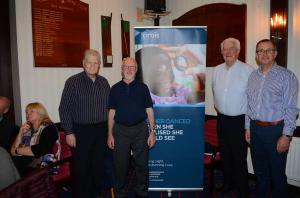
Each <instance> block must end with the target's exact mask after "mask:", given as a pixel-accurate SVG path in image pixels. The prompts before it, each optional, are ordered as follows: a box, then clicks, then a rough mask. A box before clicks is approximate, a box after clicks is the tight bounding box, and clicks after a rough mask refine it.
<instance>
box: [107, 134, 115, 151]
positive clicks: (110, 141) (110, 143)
mask: <svg viewBox="0 0 300 198" xmlns="http://www.w3.org/2000/svg"><path fill="white" fill-rule="evenodd" d="M107 146H108V148H110V149H114V148H115V138H114V136H113V135H108V138H107Z"/></svg>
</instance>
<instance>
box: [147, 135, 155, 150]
mask: <svg viewBox="0 0 300 198" xmlns="http://www.w3.org/2000/svg"><path fill="white" fill-rule="evenodd" d="M147 142H148V146H149V148H152V147H153V146H154V145H155V142H156V138H155V133H154V132H151V133H150V134H149V137H148V141H147Z"/></svg>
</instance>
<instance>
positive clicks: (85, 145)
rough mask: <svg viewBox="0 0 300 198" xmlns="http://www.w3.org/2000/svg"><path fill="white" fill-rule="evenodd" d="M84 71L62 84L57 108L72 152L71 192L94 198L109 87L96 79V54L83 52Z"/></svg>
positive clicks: (100, 167) (100, 169) (98, 183)
mask: <svg viewBox="0 0 300 198" xmlns="http://www.w3.org/2000/svg"><path fill="white" fill-rule="evenodd" d="M82 63H83V68H84V71H83V72H81V73H79V74H76V75H74V76H71V77H70V78H69V79H68V80H67V81H66V83H65V87H64V90H63V93H62V98H61V102H60V106H59V114H60V119H61V126H62V127H63V128H64V129H65V131H66V132H65V133H66V141H67V143H68V145H69V146H71V147H72V148H73V160H74V175H75V178H74V179H75V191H76V193H77V196H76V197H78V198H81V197H84V198H85V197H97V196H98V195H99V194H100V193H101V190H102V189H101V178H102V175H103V161H104V153H105V149H106V139H107V103H108V96H109V91H110V86H109V84H108V82H107V80H106V79H105V78H104V77H102V76H100V75H98V72H99V69H100V63H101V62H100V54H99V52H98V51H96V50H86V51H85V53H84V59H83V61H82Z"/></svg>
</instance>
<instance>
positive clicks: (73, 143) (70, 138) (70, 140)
mask: <svg viewBox="0 0 300 198" xmlns="http://www.w3.org/2000/svg"><path fill="white" fill-rule="evenodd" d="M66 142H67V144H68V145H69V146H70V147H73V148H75V147H76V137H75V135H74V134H73V133H71V134H68V135H66Z"/></svg>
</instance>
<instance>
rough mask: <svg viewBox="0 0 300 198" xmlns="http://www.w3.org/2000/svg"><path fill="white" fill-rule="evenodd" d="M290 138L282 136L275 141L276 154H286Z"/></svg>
mask: <svg viewBox="0 0 300 198" xmlns="http://www.w3.org/2000/svg"><path fill="white" fill-rule="evenodd" d="M290 141H291V138H289V137H287V136H285V135H282V136H281V137H280V138H279V139H278V141H277V151H278V153H283V152H286V151H287V150H288V149H289V147H290Z"/></svg>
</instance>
